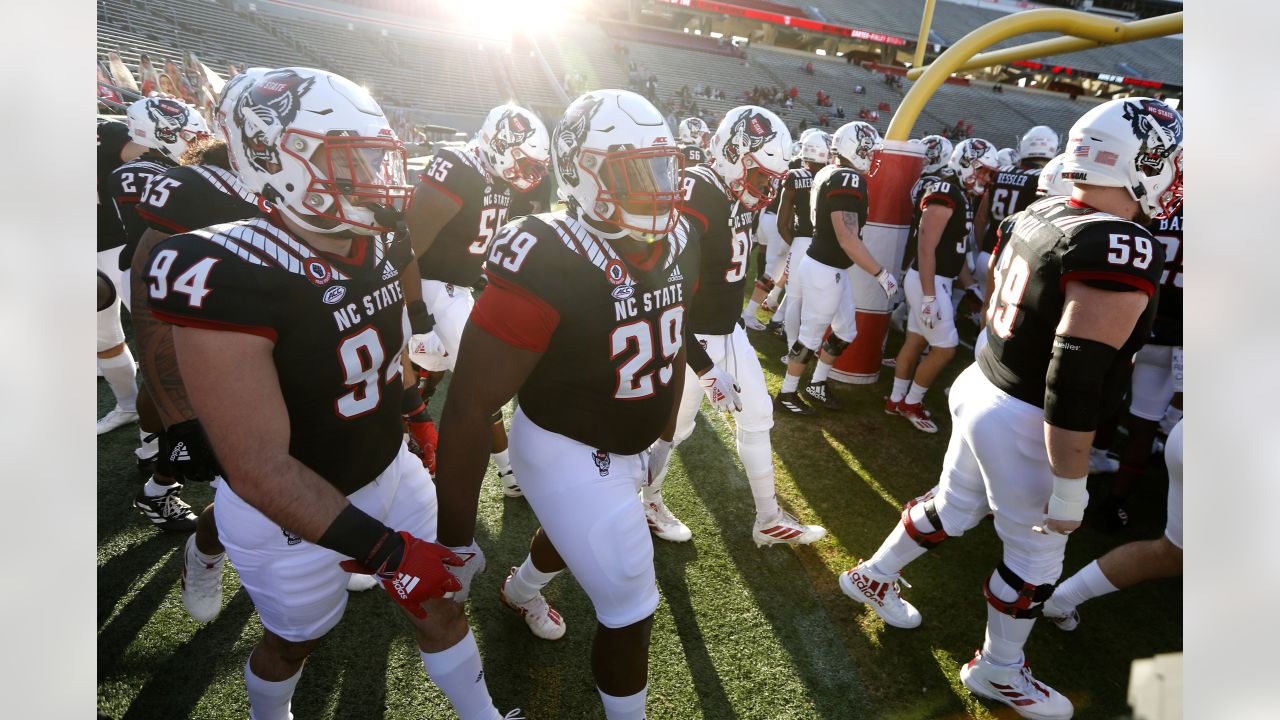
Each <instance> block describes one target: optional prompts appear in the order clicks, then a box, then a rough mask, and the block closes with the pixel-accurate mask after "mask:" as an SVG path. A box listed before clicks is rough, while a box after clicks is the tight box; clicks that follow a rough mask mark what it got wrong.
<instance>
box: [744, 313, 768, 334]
mask: <svg viewBox="0 0 1280 720" xmlns="http://www.w3.org/2000/svg"><path fill="white" fill-rule="evenodd" d="M742 324H743V325H744V326H746V328H747V329H748V330H752V331H755V332H760V331H762V330H764V329H765V326H764V323H762V322H760V320H759V319H758V318H756V317H755V316H750V317H748V316H746V315H743V316H742Z"/></svg>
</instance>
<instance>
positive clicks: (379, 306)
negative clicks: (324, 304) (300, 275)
mask: <svg viewBox="0 0 1280 720" xmlns="http://www.w3.org/2000/svg"><path fill="white" fill-rule="evenodd" d="M403 299H404V293H402V292H401V291H400V280H399V279H398V278H397V279H395V280H392V281H391V282H389V283H387V284H386V285H383V286H382V287H380V288H378V289H377V290H374V291H373V292H371V293H369V294H368V295H365V296H364V297H363V298H360V300H359V301H358V302H350V303H347V305H346V306H345V307H340V308H338V309H337V310H334V311H333V320H334V322H336V323H337V324H338V330H346V329H348V328H350V327H352V326H354V325H359V324H360V323H362V322H364V318H365V316H370V317H372V316H373V315H374V314H375V313H377V312H379V311H381V310H385V309H386V308H389V307H398V305H397V303H399V302H400V301H401V300H403ZM362 309H363V310H364V314H363V315H362V314H361V313H360V311H361V310H362Z"/></svg>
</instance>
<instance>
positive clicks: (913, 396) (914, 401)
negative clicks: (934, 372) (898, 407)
mask: <svg viewBox="0 0 1280 720" xmlns="http://www.w3.org/2000/svg"><path fill="white" fill-rule="evenodd" d="M927 392H929V388H927V387H920V386H919V385H917V384H915V383H911V389H910V390H908V391H907V398H906V400H905V401H904V402H905V403H906V404H907V405H919V404H920V402H921V401H923V400H924V394H925V393H927Z"/></svg>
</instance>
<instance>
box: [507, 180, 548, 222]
mask: <svg viewBox="0 0 1280 720" xmlns="http://www.w3.org/2000/svg"><path fill="white" fill-rule="evenodd" d="M554 185H555V182H553V181H552V180H551V178H550V177H546V178H543V180H542V182H540V183H538V186H537V187H535V188H533V189H532V190H530V191H529V192H520V191H519V190H517V189H515V188H511V207H509V208H507V222H510V221H512V220H515V219H516V218H518V217H523V216H525V215H533V214H534V213H540V212H549V211H550V209H551V206H552V204H554V202H555V200H554V198H553V197H552V194H553V193H552V188H553V186H554Z"/></svg>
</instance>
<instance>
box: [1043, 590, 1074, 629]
mask: <svg viewBox="0 0 1280 720" xmlns="http://www.w3.org/2000/svg"><path fill="white" fill-rule="evenodd" d="M1042 613H1043V615H1044V619H1045V620H1048V621H1049V622H1051V623H1053V624H1054V625H1057V626H1058V629H1059V630H1062V631H1064V632H1071V631H1072V630H1075V629H1076V628H1078V627H1080V612H1079V611H1078V610H1075V609H1072V610H1070V611H1067V610H1063V609H1062V608H1061V607H1059V606H1058V605H1057V603H1055V602H1054V601H1053V596H1052V595H1050V596H1049V599H1048V600H1046V601H1045V602H1044V610H1043V611H1042Z"/></svg>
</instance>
